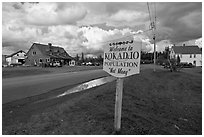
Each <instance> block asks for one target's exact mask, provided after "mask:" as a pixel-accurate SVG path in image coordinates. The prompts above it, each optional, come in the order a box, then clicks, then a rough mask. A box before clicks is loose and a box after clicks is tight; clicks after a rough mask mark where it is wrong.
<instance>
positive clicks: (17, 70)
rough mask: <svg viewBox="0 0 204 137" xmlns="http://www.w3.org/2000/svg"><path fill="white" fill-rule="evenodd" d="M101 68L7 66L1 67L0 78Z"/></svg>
mask: <svg viewBox="0 0 204 137" xmlns="http://www.w3.org/2000/svg"><path fill="white" fill-rule="evenodd" d="M95 69H102V66H63V67H59V68H58V67H53V68H50V67H48V68H42V67H7V68H2V78H12V77H21V76H31V75H40V74H48V73H66V72H76V71H85V70H95Z"/></svg>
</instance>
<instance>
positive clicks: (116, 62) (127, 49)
mask: <svg viewBox="0 0 204 137" xmlns="http://www.w3.org/2000/svg"><path fill="white" fill-rule="evenodd" d="M141 46H142V41H141V40H140V39H138V38H136V39H134V38H133V37H132V36H131V37H125V38H122V39H119V40H113V41H112V42H110V43H109V44H107V45H106V46H105V47H104V60H103V70H104V71H106V72H108V73H109V74H111V75H112V76H114V77H117V81H116V100H115V119H114V129H115V132H116V133H119V132H120V129H121V113H122V94H123V80H124V79H123V78H124V77H128V76H131V75H134V74H139V72H140V56H141V55H140V54H141V53H140V50H141Z"/></svg>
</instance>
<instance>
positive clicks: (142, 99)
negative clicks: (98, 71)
mask: <svg viewBox="0 0 204 137" xmlns="http://www.w3.org/2000/svg"><path fill="white" fill-rule="evenodd" d="M192 69H193V68H192ZM189 71H191V70H190V69H189ZM51 102H52V103H51ZM51 102H47V103H44V105H42V104H35V105H33V104H27V105H25V106H23V107H22V108H10V110H9V108H7V111H5V109H4V106H3V134H43V135H45V134H68V135H70V134H78V135H82V134H83V135H89V134H92V135H93V134H97V135H103V134H113V131H114V129H113V122H114V105H115V82H111V83H107V84H105V85H103V86H99V87H95V88H92V89H90V90H86V91H83V92H81V93H76V94H71V95H69V96H66V97H64V98H61V99H59V100H53V101H51ZM46 104H47V105H46ZM11 110H12V114H10V113H9V112H11ZM23 112H24V113H23ZM25 112H29V116H28V113H25ZM9 119H12V122H11V120H10V122H9ZM121 134H129V135H131V134H139V135H143V134H145V135H148V134H151V135H157V134H163V135H167V134H168V135H171V134H174V135H198V134H199V135H201V134H202V76H201V75H197V74H196V75H193V74H192V73H188V72H187V71H185V72H174V73H172V72H169V71H166V70H158V71H157V72H155V73H154V72H153V71H152V69H151V70H150V69H147V70H143V71H142V72H141V73H140V74H139V75H134V76H130V77H127V78H125V80H124V91H123V107H122V129H121Z"/></svg>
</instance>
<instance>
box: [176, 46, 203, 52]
mask: <svg viewBox="0 0 204 137" xmlns="http://www.w3.org/2000/svg"><path fill="white" fill-rule="evenodd" d="M172 49H173V50H174V52H175V53H177V54H201V53H202V51H201V50H200V48H199V47H198V46H172Z"/></svg>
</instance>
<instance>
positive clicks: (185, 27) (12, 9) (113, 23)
mask: <svg viewBox="0 0 204 137" xmlns="http://www.w3.org/2000/svg"><path fill="white" fill-rule="evenodd" d="M149 9H150V16H149V12H148V7H147V3H146V2H144V3H141V2H122V3H121V2H106V3H105V2H96V3H93V2H92V3H90V2H85V3H83V2H76V3H71V2H67V3H65V2H59V3H20V2H19V3H14V2H12V3H11V2H10V3H8V2H4V3H3V4H2V53H3V54H11V53H13V52H15V51H18V50H21V49H22V50H25V51H28V49H29V48H30V47H31V45H32V43H33V42H39V43H42V44H47V43H52V44H53V45H58V46H61V47H63V48H65V50H66V51H67V52H68V53H69V54H70V55H72V56H75V55H76V54H81V52H84V53H85V54H87V55H90V56H91V55H98V54H101V53H103V46H104V44H105V43H106V41H109V40H111V39H117V38H120V37H123V36H127V35H131V34H135V35H134V36H135V37H139V38H141V39H142V41H143V49H142V50H144V51H148V52H149V51H153V49H152V46H153V44H152V43H153V42H152V31H147V30H149V28H150V17H151V19H152V20H153V19H154V18H155V9H156V21H157V22H156V33H157V34H156V39H157V50H159V51H162V50H163V49H164V47H165V46H169V45H172V44H182V43H184V42H186V41H188V43H189V44H197V45H199V46H201V39H202V3H201V2H195V3H186V2H182V3H172V2H170V3H166V2H165V3H149Z"/></svg>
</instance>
